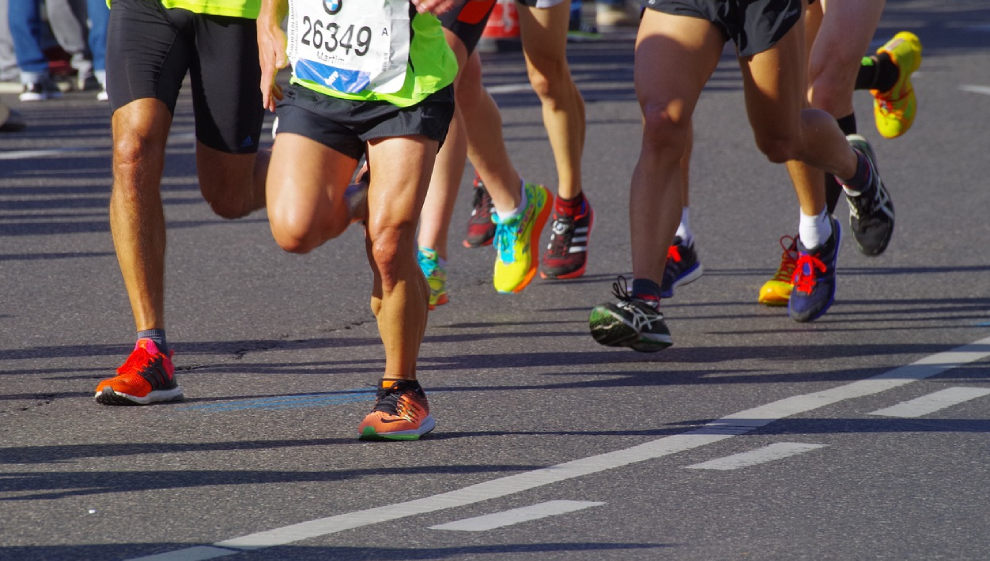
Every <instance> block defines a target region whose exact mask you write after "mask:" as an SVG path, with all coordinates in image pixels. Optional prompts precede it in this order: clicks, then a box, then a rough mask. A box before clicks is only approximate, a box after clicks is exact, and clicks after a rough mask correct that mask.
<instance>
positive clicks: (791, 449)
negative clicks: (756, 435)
mask: <svg viewBox="0 0 990 561" xmlns="http://www.w3.org/2000/svg"><path fill="white" fill-rule="evenodd" d="M824 447H825V445H824V444H804V443H801V442H777V443H775V444H770V445H768V446H764V447H763V448H757V449H756V450H750V451H748V452H740V453H739V454H733V455H731V456H726V457H724V458H716V459H714V460H709V461H707V462H701V463H700V464H694V465H690V466H685V467H686V468H687V469H714V470H721V471H728V470H733V469H741V468H745V467H751V466H755V465H759V464H765V463H767V462H774V461H777V460H783V459H784V458H789V457H791V456H796V455H798V454H804V453H805V452H810V451H812V450H817V449H819V448H824Z"/></svg>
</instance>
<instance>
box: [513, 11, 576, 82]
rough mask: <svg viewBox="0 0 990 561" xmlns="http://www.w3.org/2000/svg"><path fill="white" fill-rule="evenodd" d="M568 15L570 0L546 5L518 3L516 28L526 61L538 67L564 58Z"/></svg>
mask: <svg viewBox="0 0 990 561" xmlns="http://www.w3.org/2000/svg"><path fill="white" fill-rule="evenodd" d="M537 6H538V4H537ZM569 18H570V2H561V3H558V4H555V5H552V6H548V7H529V6H520V9H519V32H520V35H521V37H522V44H523V52H524V53H525V55H526V60H527V61H529V62H530V64H532V65H533V66H535V67H537V68H541V67H545V66H547V65H555V64H560V63H566V62H567V26H568V21H569Z"/></svg>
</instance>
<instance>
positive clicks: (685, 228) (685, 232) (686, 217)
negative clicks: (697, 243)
mask: <svg viewBox="0 0 990 561" xmlns="http://www.w3.org/2000/svg"><path fill="white" fill-rule="evenodd" d="M674 235H675V236H678V237H680V238H681V241H682V242H683V243H684V245H691V244H693V243H694V233H693V232H691V216H690V212H689V209H688V207H684V209H683V210H681V223H680V224H678V225H677V233H676V234H674Z"/></svg>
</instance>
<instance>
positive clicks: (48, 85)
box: [18, 78, 62, 101]
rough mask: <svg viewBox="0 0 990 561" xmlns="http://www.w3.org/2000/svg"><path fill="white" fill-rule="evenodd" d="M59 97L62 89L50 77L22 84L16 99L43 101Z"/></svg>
mask: <svg viewBox="0 0 990 561" xmlns="http://www.w3.org/2000/svg"><path fill="white" fill-rule="evenodd" d="M61 97H62V90H60V89H58V85H57V84H56V83H55V81H54V80H52V79H51V78H46V79H43V80H41V81H40V82H33V83H30V84H24V89H23V91H21V95H19V96H18V99H19V100H20V101H45V100H48V99H59V98H61Z"/></svg>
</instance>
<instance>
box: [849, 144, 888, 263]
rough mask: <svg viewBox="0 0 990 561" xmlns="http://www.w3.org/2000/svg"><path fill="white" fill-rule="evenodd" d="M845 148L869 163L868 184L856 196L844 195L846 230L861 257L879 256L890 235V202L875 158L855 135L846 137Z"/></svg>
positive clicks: (868, 147)
mask: <svg viewBox="0 0 990 561" xmlns="http://www.w3.org/2000/svg"><path fill="white" fill-rule="evenodd" d="M847 139H848V140H849V145H850V146H852V147H853V150H855V151H856V152H858V153H861V154H863V155H864V156H866V159H867V160H869V162H870V184H869V185H868V186H867V187H866V189H864V190H863V191H862V192H861V193H860V194H859V195H858V196H855V197H853V196H851V195H849V193H846V201H848V202H849V228H850V229H851V230H852V233H853V238H854V239H855V240H856V246H857V247H859V250H860V251H861V252H862V253H863V254H865V255H871V256H872V255H880V254H881V253H883V252H884V251H885V250H886V249H887V244H889V243H890V237H891V236H892V235H893V234H894V202H893V201H891V200H890V193H888V192H887V188H886V187H884V185H883V181H881V180H880V174H879V172H878V171H877V163H876V156H875V155H874V154H873V148H872V147H870V143H869V142H867V141H866V139H865V138H863V137H862V136H860V135H858V134H851V135H849V136H848V137H847Z"/></svg>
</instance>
